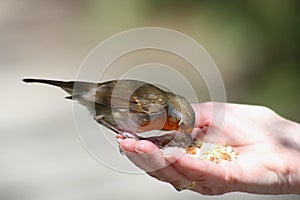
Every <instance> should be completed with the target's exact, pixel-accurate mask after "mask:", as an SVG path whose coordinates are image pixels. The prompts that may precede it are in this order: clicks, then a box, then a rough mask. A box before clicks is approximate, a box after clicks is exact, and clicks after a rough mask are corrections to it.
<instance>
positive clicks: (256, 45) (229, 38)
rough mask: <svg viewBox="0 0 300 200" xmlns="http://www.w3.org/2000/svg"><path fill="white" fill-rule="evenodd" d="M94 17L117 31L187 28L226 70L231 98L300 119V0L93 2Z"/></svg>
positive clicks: (183, 29) (184, 29) (94, 19)
mask: <svg viewBox="0 0 300 200" xmlns="http://www.w3.org/2000/svg"><path fill="white" fill-rule="evenodd" d="M90 6H91V7H90V9H88V12H89V19H90V20H91V21H93V23H94V24H97V23H98V22H99V21H98V20H100V21H101V20H102V21H101V25H102V26H105V30H110V31H111V32H117V31H121V30H126V29H129V28H135V27H140V26H160V27H166V28H171V29H175V30H178V31H181V32H183V33H185V34H187V35H189V36H191V37H193V38H194V39H196V40H197V41H198V42H199V43H200V44H202V45H203V46H204V47H205V48H206V49H207V50H208V52H209V53H210V54H211V56H212V58H213V59H214V60H215V61H216V63H217V65H218V67H219V68H220V71H221V73H222V74H223V78H224V82H225V86H226V89H227V95H228V101H229V102H237V103H249V104H259V105H265V106H268V107H271V108H272V109H274V110H275V111H276V112H278V113H279V114H281V115H283V116H285V117H288V118H290V119H293V120H297V121H300V108H299V106H300V92H299V91H300V80H299V75H300V57H299V52H300V47H299V44H300V43H299V42H300V12H299V11H300V9H299V8H300V1H297V0H254V1H253V0H246V1H237V0H234V1H209V0H203V1H199V0H198V1H196V0H186V1H182V0H163V1H162V0H143V1H139V0H129V1H92V3H91V4H90Z"/></svg>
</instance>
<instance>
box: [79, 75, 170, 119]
mask: <svg viewBox="0 0 300 200" xmlns="http://www.w3.org/2000/svg"><path fill="white" fill-rule="evenodd" d="M84 96H85V99H89V100H90V101H92V102H95V103H97V104H101V105H104V106H108V107H111V108H118V109H129V111H130V112H137V113H147V114H156V113H160V112H164V111H165V110H164V109H165V106H166V105H167V96H166V94H165V92H164V91H162V90H161V89H159V88H158V87H156V86H154V85H151V84H148V83H145V82H142V81H136V80H117V81H108V82H104V83H101V84H99V85H98V87H96V88H94V89H92V90H90V91H89V92H88V93H86V94H85V95H84Z"/></svg>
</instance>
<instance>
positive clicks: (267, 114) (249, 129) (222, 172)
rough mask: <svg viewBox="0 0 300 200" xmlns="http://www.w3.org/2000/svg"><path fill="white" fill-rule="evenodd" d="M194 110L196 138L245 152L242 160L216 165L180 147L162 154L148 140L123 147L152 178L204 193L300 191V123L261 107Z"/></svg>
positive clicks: (220, 106) (200, 106)
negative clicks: (187, 153)
mask: <svg viewBox="0 0 300 200" xmlns="http://www.w3.org/2000/svg"><path fill="white" fill-rule="evenodd" d="M194 109H195V112H196V125H195V129H194V134H195V136H196V137H197V138H200V139H201V140H202V141H205V142H210V143H217V144H221V145H230V146H232V147H233V149H234V150H235V151H237V152H239V157H238V160H237V161H226V160H222V161H221V162H220V163H219V164H216V163H214V162H210V161H207V160H201V159H199V158H194V157H191V156H189V155H186V154H183V153H182V151H179V150H178V149H177V148H167V149H165V150H159V149H158V147H157V146H155V145H154V144H153V143H151V142H149V141H146V140H141V141H136V140H133V139H124V140H122V141H121V142H120V147H121V149H122V150H123V151H124V152H125V154H126V156H127V157H128V158H129V159H130V160H131V161H132V162H133V163H134V164H136V165H137V166H138V167H140V168H141V169H143V170H144V171H146V172H147V173H148V174H149V175H150V176H152V177H155V178H157V179H158V180H161V181H164V182H168V183H171V184H172V185H173V186H175V187H181V188H186V187H187V186H190V185H191V183H193V181H195V183H196V185H194V186H193V187H192V188H189V189H191V190H192V191H195V192H199V193H201V194H206V195H218V194H224V193H228V192H233V191H240V192H249V193H256V194H287V193H298V194H299V193H300V159H299V158H300V137H299V134H300V125H299V124H296V123H293V122H291V121H288V120H286V119H284V118H282V117H280V116H278V115H277V114H275V113H274V112H273V111H271V110H270V109H267V108H265V107H261V106H248V105H237V104H223V103H203V104H197V105H195V106H194ZM224 113H225V118H223V115H224ZM220 119H224V120H221V121H220ZM220 122H221V123H220ZM222 122H223V123H222Z"/></svg>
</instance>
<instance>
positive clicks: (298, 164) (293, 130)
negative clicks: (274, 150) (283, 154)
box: [283, 121, 300, 194]
mask: <svg viewBox="0 0 300 200" xmlns="http://www.w3.org/2000/svg"><path fill="white" fill-rule="evenodd" d="M287 135H288V137H289V140H288V142H287V143H286V144H283V145H285V146H286V148H287V149H288V150H289V152H291V153H290V155H291V166H290V175H289V177H288V179H289V180H288V186H289V193H290V194H300V159H299V158H300V124H298V123H295V122H292V121H289V126H288V127H287Z"/></svg>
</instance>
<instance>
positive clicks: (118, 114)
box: [23, 78, 195, 147]
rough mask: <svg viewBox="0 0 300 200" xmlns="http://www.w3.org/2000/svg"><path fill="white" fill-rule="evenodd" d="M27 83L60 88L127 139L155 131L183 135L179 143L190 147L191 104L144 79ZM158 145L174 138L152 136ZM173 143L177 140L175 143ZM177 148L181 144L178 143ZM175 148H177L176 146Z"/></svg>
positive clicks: (105, 125)
mask: <svg viewBox="0 0 300 200" xmlns="http://www.w3.org/2000/svg"><path fill="white" fill-rule="evenodd" d="M23 81H24V82H26V83H43V84H48V85H52V86H57V87H60V88H61V89H63V90H64V91H65V92H67V93H68V94H69V96H66V97H65V98H66V99H70V100H75V101H77V102H79V103H80V104H81V105H83V106H85V107H86V108H87V109H88V110H89V112H90V114H92V115H93V116H94V120H95V121H96V122H97V123H99V124H101V125H103V126H104V127H106V128H108V129H110V130H112V131H114V132H115V133H117V134H121V135H122V136H124V137H127V136H128V135H126V134H124V133H130V134H131V135H134V136H135V137H136V138H138V139H145V138H144V137H142V136H139V134H140V133H144V132H147V131H152V130H159V131H176V132H179V133H182V135H181V136H180V137H179V139H178V138H177V139H178V140H179V141H175V143H180V141H184V142H181V143H183V146H185V147H188V146H189V144H190V143H191V142H192V139H191V133H192V131H193V127H194V124H195V112H194V109H193V107H192V105H191V104H190V103H189V101H188V100H187V99H186V98H184V97H183V96H180V95H178V94H174V93H172V92H169V91H166V90H163V89H161V88H160V87H158V86H156V85H154V84H151V83H147V82H144V81H141V80H133V79H118V80H108V81H104V82H100V83H95V82H86V81H59V80H49V79H37V78H24V79H23ZM148 140H150V141H152V142H155V143H156V144H157V145H158V146H165V145H166V143H169V142H170V141H171V140H174V137H161V136H159V137H149V138H148ZM173 143H174V141H173ZM177 145H178V144H177ZM173 146H176V145H173Z"/></svg>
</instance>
